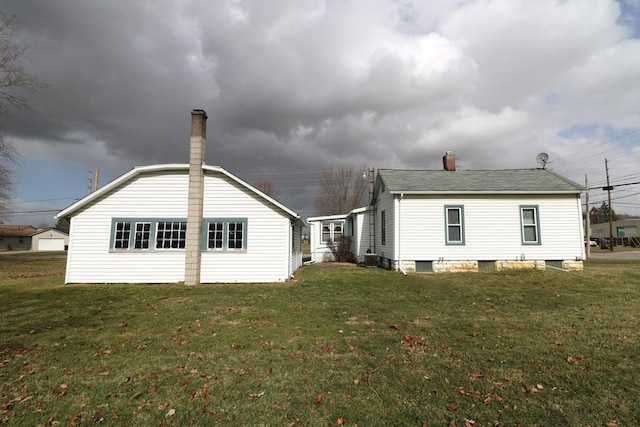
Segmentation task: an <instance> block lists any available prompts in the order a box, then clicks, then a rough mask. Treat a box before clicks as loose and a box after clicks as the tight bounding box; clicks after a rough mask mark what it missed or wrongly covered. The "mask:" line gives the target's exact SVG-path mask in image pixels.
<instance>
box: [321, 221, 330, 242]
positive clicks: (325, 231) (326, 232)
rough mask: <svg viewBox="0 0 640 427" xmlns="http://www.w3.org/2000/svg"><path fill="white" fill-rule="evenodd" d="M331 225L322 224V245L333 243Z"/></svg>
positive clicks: (328, 223) (327, 223)
mask: <svg viewBox="0 0 640 427" xmlns="http://www.w3.org/2000/svg"><path fill="white" fill-rule="evenodd" d="M331 225H332V224H331V223H330V222H323V223H322V243H329V242H330V241H331Z"/></svg>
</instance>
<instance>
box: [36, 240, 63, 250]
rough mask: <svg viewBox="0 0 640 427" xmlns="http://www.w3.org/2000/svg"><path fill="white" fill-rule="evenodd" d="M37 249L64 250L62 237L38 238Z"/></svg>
mask: <svg viewBox="0 0 640 427" xmlns="http://www.w3.org/2000/svg"><path fill="white" fill-rule="evenodd" d="M38 250H39V251H64V239H40V240H38Z"/></svg>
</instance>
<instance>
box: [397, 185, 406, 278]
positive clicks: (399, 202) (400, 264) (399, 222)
mask: <svg viewBox="0 0 640 427" xmlns="http://www.w3.org/2000/svg"><path fill="white" fill-rule="evenodd" d="M403 197H404V193H400V200H398V269H399V270H400V272H401V273H402V274H404V275H405V276H406V275H407V272H406V271H405V269H404V267H403V266H402V244H401V241H400V239H401V237H402V198H403Z"/></svg>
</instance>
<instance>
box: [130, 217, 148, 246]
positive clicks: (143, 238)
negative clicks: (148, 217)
mask: <svg viewBox="0 0 640 427" xmlns="http://www.w3.org/2000/svg"><path fill="white" fill-rule="evenodd" d="M127 225H129V226H131V225H130V224H127ZM150 233H151V223H150V222H137V223H136V238H135V241H134V244H133V247H134V248H135V249H149V234H150Z"/></svg>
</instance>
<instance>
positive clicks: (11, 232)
mask: <svg viewBox="0 0 640 427" xmlns="http://www.w3.org/2000/svg"><path fill="white" fill-rule="evenodd" d="M37 230H38V229H37V228H35V227H33V226H31V225H6V224H2V225H0V236H1V237H29V236H31V235H32V234H33V233H34V232H35V231H37Z"/></svg>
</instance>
